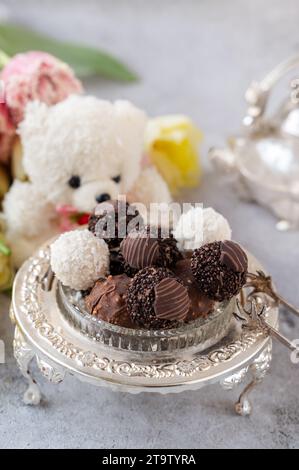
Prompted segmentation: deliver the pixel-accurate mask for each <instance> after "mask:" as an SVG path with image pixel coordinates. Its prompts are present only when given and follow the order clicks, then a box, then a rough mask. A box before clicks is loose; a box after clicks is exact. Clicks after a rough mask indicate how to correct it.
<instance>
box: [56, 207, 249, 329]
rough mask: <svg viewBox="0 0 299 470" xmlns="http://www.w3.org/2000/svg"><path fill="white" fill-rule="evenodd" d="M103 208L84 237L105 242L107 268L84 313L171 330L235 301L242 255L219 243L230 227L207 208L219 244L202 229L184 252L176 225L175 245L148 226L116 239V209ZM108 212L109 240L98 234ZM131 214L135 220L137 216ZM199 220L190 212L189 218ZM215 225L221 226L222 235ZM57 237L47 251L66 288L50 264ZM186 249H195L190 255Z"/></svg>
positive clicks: (227, 243) (243, 265)
mask: <svg viewBox="0 0 299 470" xmlns="http://www.w3.org/2000/svg"><path fill="white" fill-rule="evenodd" d="M103 204H104V205H99V206H98V207H97V208H96V210H95V212H94V214H93V215H92V216H91V217H90V220H89V226H88V230H89V235H88V236H90V235H92V236H93V237H94V239H98V238H100V239H101V243H103V240H104V241H105V244H106V246H107V252H108V251H109V253H108V264H109V268H108V269H107V271H108V273H107V275H106V276H103V275H102V276H100V278H99V279H97V280H96V281H95V282H94V283H93V285H92V286H90V288H89V289H88V291H87V292H86V295H85V305H86V308H87V310H88V312H89V313H91V314H92V315H95V316H96V317H98V318H99V319H101V320H104V321H107V322H110V323H113V324H117V325H119V326H123V327H127V328H144V329H155V330H157V329H168V328H175V327H177V326H179V325H181V324H183V323H189V322H192V321H193V320H195V319H197V318H200V317H206V316H208V315H209V314H210V313H211V312H212V311H213V309H214V307H215V303H216V302H222V301H225V300H229V299H231V298H232V297H234V296H236V295H237V294H238V293H239V292H240V290H241V288H242V286H243V285H244V284H245V281H246V273H247V268H248V262H247V256H246V254H245V252H244V251H243V250H242V248H241V247H240V246H239V245H238V244H237V243H235V242H233V241H231V240H228V239H223V235H226V236H227V238H230V229H229V228H227V227H229V226H228V224H227V221H226V220H225V219H224V218H223V217H222V216H220V214H217V213H215V211H212V209H204V210H203V211H212V213H210V215H209V217H210V216H211V215H212V217H213V223H214V237H219V238H222V240H217V238H216V239H215V238H214V237H213V234H211V233H209V231H208V230H207V229H206V231H205V227H204V240H203V243H202V244H201V246H199V247H195V246H194V245H193V246H192V242H190V238H189V242H188V243H189V244H188V248H189V250H188V252H187V251H185V250H184V249H182V248H184V240H183V238H182V236H181V235H182V234H181V233H180V227H179V225H180V224H178V227H177V229H176V230H175V232H174V233H175V235H178V236H179V240H178V242H177V240H176V239H175V238H174V236H173V235H172V234H170V235H168V236H167V237H164V236H163V231H162V230H161V228H159V227H149V226H143V227H141V228H139V229H138V230H137V229H136V228H135V229H132V230H129V228H128V230H127V231H128V233H127V234H126V236H125V238H120V237H119V233H118V232H119V230H118V229H119V225H120V218H119V214H118V212H117V204H116V203H115V202H112V203H111V204H106V203H103ZM109 208H110V209H109ZM111 211H113V213H114V215H113V217H115V234H114V235H115V236H114V237H111V236H110V235H109V233H106V234H103V231H99V230H98V227H99V225H101V227H103V226H105V227H107V221H109V218H110V217H111V216H112V212H111ZM201 211H202V209H201ZM215 214H216V215H217V217H216V216H215ZM134 215H135V217H136V215H138V214H137V211H136V212H135V214H134ZM199 215H200V214H199V213H198V212H196V210H193V212H192V214H191V215H190V214H189V217H190V216H192V218H194V217H198V216H199ZM201 216H203V217H206V220H205V223H207V218H208V213H206V216H205V214H204V213H201ZM182 217H183V216H182ZM215 217H216V218H217V223H216V225H215V220H216V219H215ZM130 220H132V217H131V216H129V217H128V218H127V220H126V226H127V227H129V225H130V224H129V223H128V222H129V221H130ZM103 222H104V225H103ZM219 224H220V225H221V224H222V233H221V234H219ZM204 225H205V224H203V226H204ZM212 225H213V224H212ZM185 227H186V220H185ZM210 227H211V224H210ZM217 230H218V233H217V234H216V231H217ZM207 233H209V234H208V236H207ZM61 238H63V235H62V236H61V237H60V238H59V239H58V240H57V241H56V242H54V244H53V245H52V247H51V251H52V269H53V270H54V272H55V273H56V276H57V277H58V279H60V280H61V281H62V282H63V283H64V284H66V285H70V283H67V282H66V278H65V275H64V276H63V275H60V271H59V266H57V264H58V263H55V259H56V257H57V256H56V255H57V251H59V252H60V253H62V249H60V250H57V248H59V243H61V240H60V239H61ZM213 238H214V241H212V240H213ZM185 241H186V240H185ZM179 247H180V248H181V249H179ZM190 247H191V248H195V249H191V250H190ZM60 248H61V247H60ZM68 259H70V256H68ZM60 263H61V259H60ZM64 269H65V268H64ZM82 272H84V269H83V270H82ZM71 287H72V286H71Z"/></svg>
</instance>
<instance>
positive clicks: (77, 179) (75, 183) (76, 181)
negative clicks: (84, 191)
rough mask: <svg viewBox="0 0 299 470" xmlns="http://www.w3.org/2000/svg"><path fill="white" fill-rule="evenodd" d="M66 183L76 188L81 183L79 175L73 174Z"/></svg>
mask: <svg viewBox="0 0 299 470" xmlns="http://www.w3.org/2000/svg"><path fill="white" fill-rule="evenodd" d="M68 184H69V186H70V187H71V188H73V189H77V188H79V187H80V185H81V179H80V176H77V175H74V176H72V177H71V178H70V179H69V180H68Z"/></svg>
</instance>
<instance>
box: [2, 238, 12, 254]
mask: <svg viewBox="0 0 299 470" xmlns="http://www.w3.org/2000/svg"><path fill="white" fill-rule="evenodd" d="M0 253H2V254H3V255H5V256H10V254H11V250H10V248H8V246H6V245H5V244H4V243H3V242H2V241H1V240H0Z"/></svg>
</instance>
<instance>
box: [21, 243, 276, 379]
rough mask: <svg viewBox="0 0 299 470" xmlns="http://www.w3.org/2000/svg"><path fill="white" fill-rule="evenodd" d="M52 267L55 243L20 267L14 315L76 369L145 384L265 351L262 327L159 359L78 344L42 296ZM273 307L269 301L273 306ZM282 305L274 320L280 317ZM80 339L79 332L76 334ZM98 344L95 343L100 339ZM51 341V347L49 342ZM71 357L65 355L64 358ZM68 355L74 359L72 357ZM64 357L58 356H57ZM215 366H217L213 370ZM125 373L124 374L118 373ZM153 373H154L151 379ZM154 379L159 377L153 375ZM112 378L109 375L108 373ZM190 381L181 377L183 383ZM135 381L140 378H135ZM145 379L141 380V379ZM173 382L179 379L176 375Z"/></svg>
mask: <svg viewBox="0 0 299 470" xmlns="http://www.w3.org/2000/svg"><path fill="white" fill-rule="evenodd" d="M48 267H49V247H48V246H46V247H44V248H42V249H41V250H40V251H39V252H38V253H37V254H36V255H35V256H34V257H33V258H31V259H30V260H29V261H27V263H25V265H23V267H22V268H21V270H20V271H19V273H18V275H17V277H16V280H15V283H14V292H13V302H12V316H14V317H15V319H16V322H17V325H18V327H19V328H20V330H21V331H22V333H23V334H24V335H25V337H26V338H27V339H28V341H29V342H30V343H32V342H34V341H33V339H32V336H31V331H27V330H29V328H28V323H29V324H30V329H32V330H33V331H34V332H35V333H37V336H38V344H36V343H37V341H35V347H36V348H37V349H40V351H41V352H42V353H43V354H45V350H47V353H48V355H49V357H50V356H51V352H55V353H56V355H53V356H55V360H57V353H58V355H59V361H60V362H61V364H63V365H64V366H65V367H68V368H70V369H74V370H76V371H77V372H78V373H80V371H81V372H82V368H84V373H92V372H91V370H93V371H94V372H95V373H97V372H103V373H105V375H104V377H102V378H104V379H105V378H107V374H108V376H110V377H111V380H113V381H115V382H118V381H120V382H121V377H126V378H127V379H128V380H127V383H128V384H130V380H129V379H130V378H135V377H137V378H142V379H143V380H145V383H144V386H145V387H146V386H158V385H160V386H161V385H165V384H163V383H157V382H156V381H158V380H159V379H175V378H183V377H185V378H186V379H188V381H190V379H194V380H200V378H199V377H198V374H199V373H200V372H208V371H210V373H211V375H212V374H214V373H215V374H216V373H217V372H218V371H217V370H216V369H217V366H222V365H224V366H226V365H227V363H229V362H230V361H232V360H233V359H235V358H236V357H237V356H239V355H241V354H242V353H248V354H247V355H246V357H243V358H242V361H243V363H244V362H246V360H250V358H251V357H252V355H254V354H255V353H257V352H259V350H260V349H261V348H262V347H264V345H265V343H266V341H267V340H268V337H267V336H265V332H264V331H263V330H261V329H255V330H249V329H246V328H245V329H243V330H242V332H241V334H240V335H239V337H238V338H237V339H235V340H232V341H231V342H229V341H228V342H227V343H226V344H221V345H219V347H217V346H215V347H214V348H213V349H212V350H211V351H209V352H208V353H206V354H196V351H195V352H194V354H192V356H190V358H189V357H187V358H186V357H184V355H183V354H181V355H176V356H174V357H172V358H170V359H169V358H168V359H163V358H159V360H157V361H155V363H153V359H152V358H151V359H146V358H145V357H144V356H142V355H140V359H139V357H137V359H135V358H134V360H132V358H130V357H129V356H128V355H126V357H124V358H123V359H121V358H114V357H113V355H112V354H110V353H109V347H106V348H105V349H103V348H102V349H101V348H99V352H94V351H92V348H91V349H90V350H89V349H85V348H84V347H82V344H80V346H78V344H79V343H80V340H78V344H76V341H74V340H73V341H70V340H68V339H66V338H65V337H64V336H63V332H61V331H60V328H56V327H55V326H54V325H53V324H52V323H51V322H50V321H49V318H48V315H47V309H46V306H45V305H44V303H43V302H42V300H41V296H40V293H41V292H40V291H41V287H40V283H39V282H38V281H39V279H40V278H41V277H42V275H43V274H44V273H45V272H46V271H47V269H48ZM270 310H271V307H270V306H269V311H270ZM276 319H277V311H275V315H274V316H273V318H272V320H273V321H274V322H275V323H276ZM74 339H75V337H74ZM92 344H93V347H94V343H92ZM258 345H260V349H259V348H257V350H256V351H250V350H251V348H252V347H253V346H258ZM49 346H50V348H49ZM63 358H65V359H63ZM66 360H70V361H71V364H70V361H67V362H66ZM57 362H58V361H57ZM211 369H213V370H214V369H215V370H214V372H211ZM117 377H119V379H117ZM147 379H151V381H150V383H148V382H147ZM153 379H154V380H153ZM108 380H109V377H108ZM182 383H184V382H182V381H179V382H178V385H179V384H182ZM132 385H134V383H132ZM139 385H141V386H142V384H140V381H139ZM171 385H176V382H175V381H172V382H171Z"/></svg>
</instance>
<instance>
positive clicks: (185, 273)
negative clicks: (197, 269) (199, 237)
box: [173, 258, 215, 323]
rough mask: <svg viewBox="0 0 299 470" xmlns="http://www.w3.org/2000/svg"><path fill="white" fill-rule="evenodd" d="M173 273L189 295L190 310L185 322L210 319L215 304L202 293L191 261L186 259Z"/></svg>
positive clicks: (180, 262) (179, 263)
mask: <svg viewBox="0 0 299 470" xmlns="http://www.w3.org/2000/svg"><path fill="white" fill-rule="evenodd" d="M173 272H174V274H175V275H176V277H178V278H179V279H180V280H181V281H182V283H183V284H184V286H185V287H186V288H187V290H188V294H189V299H190V309H189V312H188V315H187V317H186V319H185V322H186V323H189V322H191V321H194V320H197V319H198V318H206V317H208V316H209V315H210V313H212V312H213V309H214V305H215V302H214V300H211V299H209V298H208V297H207V296H206V295H205V294H203V293H202V292H201V291H200V289H199V287H198V285H197V282H196V280H195V277H194V276H193V274H192V271H191V260H190V259H188V258H185V259H183V260H181V261H179V262H178V263H177V264H176V266H175V268H174V270H173Z"/></svg>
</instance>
